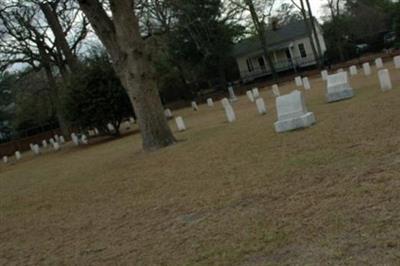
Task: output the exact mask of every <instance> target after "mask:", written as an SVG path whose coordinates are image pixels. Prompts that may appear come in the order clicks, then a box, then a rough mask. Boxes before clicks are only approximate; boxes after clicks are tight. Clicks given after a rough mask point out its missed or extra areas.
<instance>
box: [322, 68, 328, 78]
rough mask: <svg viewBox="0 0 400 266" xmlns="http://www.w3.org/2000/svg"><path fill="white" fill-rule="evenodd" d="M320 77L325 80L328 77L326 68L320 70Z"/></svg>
mask: <svg viewBox="0 0 400 266" xmlns="http://www.w3.org/2000/svg"><path fill="white" fill-rule="evenodd" d="M321 78H322V80H326V79H327V78H328V71H327V70H322V71H321Z"/></svg>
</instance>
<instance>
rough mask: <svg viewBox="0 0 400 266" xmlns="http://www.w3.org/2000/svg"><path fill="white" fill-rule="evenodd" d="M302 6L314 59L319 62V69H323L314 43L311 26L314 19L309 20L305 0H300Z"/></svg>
mask: <svg viewBox="0 0 400 266" xmlns="http://www.w3.org/2000/svg"><path fill="white" fill-rule="evenodd" d="M300 4H301V14H302V15H303V19H304V23H306V27H307V34H308V38H309V39H310V44H311V50H312V52H313V54H314V58H315V61H316V62H317V66H318V68H321V64H320V57H319V55H318V54H317V49H316V48H315V43H314V39H313V34H312V29H311V28H312V24H311V21H312V18H311V17H310V20H308V19H307V11H306V9H305V7H304V1H303V0H300ZM315 37H317V35H315Z"/></svg>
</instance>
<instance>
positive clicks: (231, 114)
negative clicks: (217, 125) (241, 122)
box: [221, 98, 236, 123]
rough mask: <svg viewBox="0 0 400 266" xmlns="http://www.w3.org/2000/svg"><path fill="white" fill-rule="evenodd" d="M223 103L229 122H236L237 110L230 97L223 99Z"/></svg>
mask: <svg viewBox="0 0 400 266" xmlns="http://www.w3.org/2000/svg"><path fill="white" fill-rule="evenodd" d="M221 103H222V106H223V107H224V110H225V115H226V119H227V120H228V122H229V123H232V122H234V121H235V120H236V115H235V111H234V110H233V108H232V105H231V104H230V102H229V101H228V99H227V98H224V99H222V100H221Z"/></svg>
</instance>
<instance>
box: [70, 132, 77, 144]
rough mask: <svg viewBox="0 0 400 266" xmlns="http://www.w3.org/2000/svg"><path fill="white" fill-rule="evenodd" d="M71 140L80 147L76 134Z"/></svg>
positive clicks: (73, 134) (72, 135)
mask: <svg viewBox="0 0 400 266" xmlns="http://www.w3.org/2000/svg"><path fill="white" fill-rule="evenodd" d="M71 140H72V142H73V143H74V144H75V146H79V139H78V136H77V135H76V134H75V133H72V134H71Z"/></svg>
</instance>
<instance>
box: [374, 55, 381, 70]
mask: <svg viewBox="0 0 400 266" xmlns="http://www.w3.org/2000/svg"><path fill="white" fill-rule="evenodd" d="M375 66H376V68H383V61H382V58H380V57H378V58H376V59H375Z"/></svg>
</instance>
